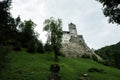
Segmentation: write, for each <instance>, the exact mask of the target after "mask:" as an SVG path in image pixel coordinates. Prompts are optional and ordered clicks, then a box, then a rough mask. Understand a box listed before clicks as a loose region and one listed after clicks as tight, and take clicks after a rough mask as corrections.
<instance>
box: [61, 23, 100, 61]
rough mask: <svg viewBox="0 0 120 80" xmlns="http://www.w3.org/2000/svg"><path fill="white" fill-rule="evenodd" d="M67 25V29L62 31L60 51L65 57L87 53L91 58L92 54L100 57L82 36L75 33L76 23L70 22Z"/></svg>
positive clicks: (80, 55)
mask: <svg viewBox="0 0 120 80" xmlns="http://www.w3.org/2000/svg"><path fill="white" fill-rule="evenodd" d="M68 26H69V31H63V38H62V49H61V51H62V53H63V54H64V55H65V56H67V57H82V56H84V55H87V56H89V57H90V58H92V55H94V56H96V57H97V58H98V59H101V58H100V57H99V56H98V55H97V54H95V53H94V51H93V50H92V49H90V48H89V47H88V46H87V44H86V43H85V41H84V38H83V36H82V35H78V34H77V29H76V25H75V24H73V23H70V24H68Z"/></svg>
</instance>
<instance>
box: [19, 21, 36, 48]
mask: <svg viewBox="0 0 120 80" xmlns="http://www.w3.org/2000/svg"><path fill="white" fill-rule="evenodd" d="M35 26H36V24H35V23H34V22H33V21H31V20H28V21H26V20H25V21H24V22H22V23H21V24H20V25H19V28H20V40H21V44H22V47H24V48H27V47H28V45H29V43H31V40H33V38H34V39H36V34H35V31H34V27H35Z"/></svg>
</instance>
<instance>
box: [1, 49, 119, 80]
mask: <svg viewBox="0 0 120 80" xmlns="http://www.w3.org/2000/svg"><path fill="white" fill-rule="evenodd" d="M8 57H9V58H10V59H11V61H10V66H9V68H10V70H9V72H8V73H4V76H5V78H4V79H2V80H48V77H49V75H50V70H49V68H50V65H51V64H53V63H56V62H54V61H53V60H54V55H53V54H52V53H49V54H48V53H46V54H37V53H36V54H29V53H27V52H25V51H22V52H11V53H10V54H9V55H8ZM57 64H58V65H60V72H59V75H60V76H61V80H79V77H80V76H81V75H83V74H85V73H86V74H88V77H89V80H120V70H119V69H115V68H112V67H106V66H104V65H101V64H99V63H97V62H95V61H92V60H90V59H83V58H66V57H59V62H58V63H57ZM90 68H96V69H99V70H102V71H103V72H88V70H90ZM0 80H1V79H0Z"/></svg>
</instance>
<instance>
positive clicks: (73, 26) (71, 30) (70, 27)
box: [68, 23, 77, 37]
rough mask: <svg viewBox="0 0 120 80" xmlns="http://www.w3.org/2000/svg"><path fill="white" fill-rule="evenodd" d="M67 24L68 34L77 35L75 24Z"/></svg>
mask: <svg viewBox="0 0 120 80" xmlns="http://www.w3.org/2000/svg"><path fill="white" fill-rule="evenodd" d="M68 26H69V32H70V35H71V36H73V37H77V30H76V25H75V24H73V23H70V24H68Z"/></svg>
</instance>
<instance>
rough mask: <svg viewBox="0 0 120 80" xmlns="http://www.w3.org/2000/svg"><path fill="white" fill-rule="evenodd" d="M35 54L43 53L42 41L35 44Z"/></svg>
mask: <svg viewBox="0 0 120 80" xmlns="http://www.w3.org/2000/svg"><path fill="white" fill-rule="evenodd" d="M37 52H38V53H44V46H43V43H42V41H38V42H37Z"/></svg>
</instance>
